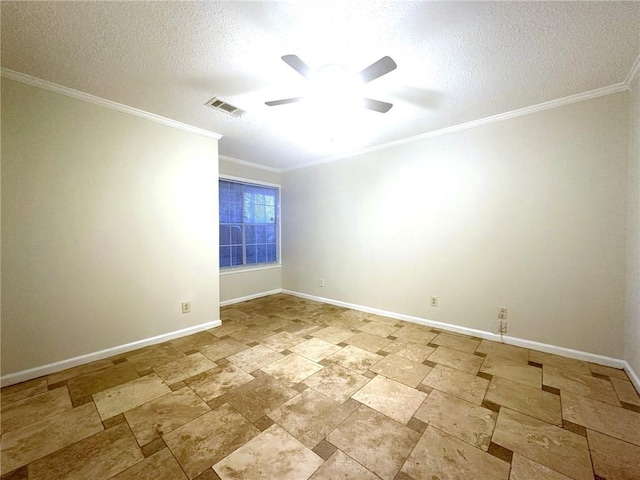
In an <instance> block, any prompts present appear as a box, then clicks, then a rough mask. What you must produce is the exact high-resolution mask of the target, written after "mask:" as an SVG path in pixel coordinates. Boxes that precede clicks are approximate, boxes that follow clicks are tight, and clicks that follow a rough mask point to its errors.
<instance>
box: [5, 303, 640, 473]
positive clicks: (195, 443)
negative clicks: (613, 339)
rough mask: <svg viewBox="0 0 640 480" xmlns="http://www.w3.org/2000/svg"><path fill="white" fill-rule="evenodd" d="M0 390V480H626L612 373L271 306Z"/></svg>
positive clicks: (636, 429)
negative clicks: (181, 336)
mask: <svg viewBox="0 0 640 480" xmlns="http://www.w3.org/2000/svg"><path fill="white" fill-rule="evenodd" d="M221 316H222V320H223V326H221V327H219V328H216V329H212V330H209V331H206V332H201V333H197V334H195V335H191V336H188V337H183V338H180V339H177V340H173V341H170V342H166V343H164V344H161V345H154V346H150V347H146V348H143V349H140V350H137V351H134V352H129V353H126V354H123V355H119V356H116V357H113V358H109V359H106V360H100V361H97V362H94V363H91V364H88V365H83V366H80V367H76V368H72V369H69V370H65V371H62V372H59V373H55V374H52V375H49V376H47V377H42V378H38V379H35V380H31V381H29V382H25V383H22V384H19V385H14V386H11V387H8V388H5V389H3V390H2V394H1V397H0V400H1V423H0V425H1V430H0V432H1V435H2V437H1V445H2V448H1V469H2V470H1V474H2V479H3V480H4V479H12V480H18V479H29V480H41V479H55V480H62V479H82V480H86V479H92V480H100V479H116V480H125V479H135V480H146V479H149V480H158V479H160V480H164V479H166V480H170V479H183V480H184V479H198V480H213V479H224V480H231V479H234V480H235V479H247V480H258V479H278V480H287V479H291V480H305V479H312V480H321V479H323V480H336V479H357V480H375V479H384V480H392V479H397V480H410V479H414V480H422V479H427V478H428V479H432V478H433V479H435V478H438V479H478V480H482V479H487V480H500V479H505V480H506V479H511V480H536V479H551V480H554V479H575V480H583V479H592V480H593V479H606V480H615V479H627V480H630V479H636V480H637V479H640V397H639V396H638V394H637V393H636V391H635V390H634V388H633V386H632V385H631V383H630V382H629V379H628V378H627V376H626V375H625V373H624V372H623V371H622V370H615V369H612V368H607V367H602V366H598V365H593V364H589V363H587V362H581V361H577V360H572V359H569V358H563V357H558V356H554V355H549V354H545V353H540V352H535V351H529V350H526V349H523V348H518V347H513V346H508V345H503V344H499V343H495V342H489V341H486V340H480V339H477V338H471V337H467V336H462V335H456V334H452V333H447V332H440V331H436V330H433V329H431V328H429V327H423V326H420V325H415V324H409V323H406V322H402V321H398V320H394V319H391V318H385V317H380V316H377V315H370V314H365V313H362V312H357V311H353V310H347V309H343V308H339V307H335V306H331V305H324V304H320V303H315V302H310V301H307V300H302V299H299V298H296V297H291V296H286V295H274V296H270V297H265V298H262V299H257V300H253V301H250V302H245V303H241V304H236V305H231V306H228V307H225V308H223V309H222V312H221Z"/></svg>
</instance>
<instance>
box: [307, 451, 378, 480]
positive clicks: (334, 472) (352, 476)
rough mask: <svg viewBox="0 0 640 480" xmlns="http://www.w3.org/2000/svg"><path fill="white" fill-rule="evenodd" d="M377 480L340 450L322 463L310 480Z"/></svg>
mask: <svg viewBox="0 0 640 480" xmlns="http://www.w3.org/2000/svg"><path fill="white" fill-rule="evenodd" d="M336 479H340V480H379V477H377V476H376V475H374V474H373V473H371V472H370V471H369V470H367V469H366V468H364V467H363V466H362V465H360V464H359V463H358V462H356V461H355V460H354V459H353V458H351V457H350V456H349V455H346V454H345V453H343V452H342V451H341V450H336V452H335V453H334V454H333V455H331V457H329V459H328V460H327V461H326V462H324V464H323V465H322V466H321V467H320V468H319V469H318V470H317V471H316V473H314V474H313V475H312V476H311V478H310V480H336Z"/></svg>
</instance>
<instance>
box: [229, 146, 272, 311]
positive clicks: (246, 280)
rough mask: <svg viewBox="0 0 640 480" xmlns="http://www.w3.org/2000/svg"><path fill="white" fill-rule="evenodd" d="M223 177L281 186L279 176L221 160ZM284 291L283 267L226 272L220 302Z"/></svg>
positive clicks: (267, 171)
mask: <svg viewBox="0 0 640 480" xmlns="http://www.w3.org/2000/svg"><path fill="white" fill-rule="evenodd" d="M219 168H220V174H221V175H230V176H232V177H237V178H243V179H246V180H253V181H258V182H266V183H271V184H275V185H280V181H281V178H280V173H278V172H272V171H269V170H264V169H262V168H254V167H251V166H249V165H246V164H241V163H238V162H233V161H230V160H226V159H225V158H224V157H221V158H220V160H219ZM281 288H282V268H281V266H280V265H277V266H272V267H266V268H264V267H263V268H260V269H249V270H227V271H223V272H221V273H220V301H221V302H223V303H232V302H234V301H235V300H238V299H242V298H248V297H249V298H250V297H255V296H260V295H262V294H265V293H268V292H273V291H275V290H280V289H281Z"/></svg>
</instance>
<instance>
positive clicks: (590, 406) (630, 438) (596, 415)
mask: <svg viewBox="0 0 640 480" xmlns="http://www.w3.org/2000/svg"><path fill="white" fill-rule="evenodd" d="M561 398H562V418H563V419H564V420H568V421H570V422H573V423H577V424H578V425H582V426H583V427H587V428H590V429H591V430H596V431H598V432H600V433H604V434H606V435H610V436H612V437H616V438H619V439H620V440H624V441H626V442H630V443H633V444H634V445H638V446H640V413H637V412H631V411H629V410H625V409H624V408H620V407H614V406H612V405H609V404H606V403H603V402H598V401H597V400H591V399H590V398H586V397H582V396H580V395H575V394H573V393H569V392H562V393H561Z"/></svg>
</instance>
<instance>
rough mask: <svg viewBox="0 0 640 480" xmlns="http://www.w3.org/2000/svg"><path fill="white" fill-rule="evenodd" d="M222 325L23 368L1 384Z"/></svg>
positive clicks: (0, 379)
mask: <svg viewBox="0 0 640 480" xmlns="http://www.w3.org/2000/svg"><path fill="white" fill-rule="evenodd" d="M220 325H222V321H220V320H214V321H213V322H207V323H202V324H200V325H196V326H194V327H188V328H183V329H182V330H176V331H174V332H169V333H163V334H162V335H157V336H155V337H150V338H145V339H143V340H138V341H135V342H131V343H127V344H124V345H118V346H116V347H111V348H107V349H105V350H100V351H98V352H92V353H87V354H86V355H80V356H78V357H73V358H68V359H66V360H61V361H59V362H54V363H49V364H47V365H42V366H40V367H35V368H30V369H28V370H22V371H20V372H16V373H9V374H7V375H3V376H2V377H0V385H1V386H3V387H6V386H9V385H13V384H15V383H20V382H26V381H27V380H32V379H34V378H38V377H42V376H43V375H50V374H52V373H56V372H59V371H61V370H66V369H67V368H71V367H77V366H78V365H84V364H85V363H90V362H95V361H96V360H102V359H103V358H107V357H112V356H114V355H118V354H120V353H125V352H130V351H131V350H136V349H138V348H142V347H147V346H149V345H155V344H156V343H162V342H166V341H167V340H173V339H174V338H179V337H184V336H185V335H191V334H192V333H197V332H201V331H203V330H208V329H210V328H214V327H219V326H220Z"/></svg>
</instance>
